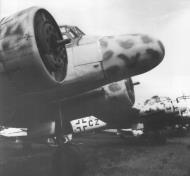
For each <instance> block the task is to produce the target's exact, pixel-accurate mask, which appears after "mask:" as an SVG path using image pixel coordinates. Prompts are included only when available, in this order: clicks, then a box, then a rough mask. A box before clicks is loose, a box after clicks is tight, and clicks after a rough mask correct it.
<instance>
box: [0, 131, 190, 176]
mask: <svg viewBox="0 0 190 176" xmlns="http://www.w3.org/2000/svg"><path fill="white" fill-rule="evenodd" d="M74 143H75V144H77V146H78V147H79V149H80V151H81V155H82V157H83V159H84V161H85V171H84V173H83V176H189V175H190V135H187V136H185V137H181V138H180V137H175V138H171V139H169V140H167V143H166V144H164V145H150V144H147V143H146V142H138V141H137V140H133V139H131V138H129V140H128V139H126V141H123V140H122V139H120V138H119V137H118V136H114V135H110V134H89V135H83V136H79V137H75V139H74ZM32 146H33V148H32V150H31V151H23V150H22V147H21V145H20V144H16V143H14V142H13V141H11V140H5V139H0V176H52V175H53V174H52V172H51V168H52V157H51V155H52V154H53V152H54V151H55V148H52V147H47V146H45V145H42V144H33V145H32ZM73 169H74V168H73Z"/></svg>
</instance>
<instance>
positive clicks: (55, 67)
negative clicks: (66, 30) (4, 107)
mask: <svg viewBox="0 0 190 176" xmlns="http://www.w3.org/2000/svg"><path fill="white" fill-rule="evenodd" d="M0 28H1V31H0V33H1V36H0V41H1V42H0V72H1V74H0V82H1V86H0V98H1V99H2V98H3V97H6V99H7V98H8V97H9V96H15V95H19V94H21V93H22V94H23V93H28V92H36V91H41V90H43V89H44V88H50V87H52V86H54V85H56V84H59V83H61V82H62V81H63V80H64V78H65V76H66V72H67V63H68V61H67V53H66V49H65V47H64V46H63V45H60V44H59V41H60V40H62V35H61V32H60V30H59V27H58V25H57V23H56V22H55V20H54V18H53V17H52V16H51V14H50V13H49V12H48V11H46V10H45V9H42V8H38V7H32V8H28V9H26V10H23V11H20V12H19V13H16V14H14V15H12V16H9V17H7V18H3V19H2V20H1V21H0ZM7 95H8V96H7Z"/></svg>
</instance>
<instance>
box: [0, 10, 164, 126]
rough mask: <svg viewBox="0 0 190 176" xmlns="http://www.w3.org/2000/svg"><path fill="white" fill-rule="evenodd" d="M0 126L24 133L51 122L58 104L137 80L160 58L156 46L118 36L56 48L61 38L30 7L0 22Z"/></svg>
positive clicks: (50, 20)
mask: <svg viewBox="0 0 190 176" xmlns="http://www.w3.org/2000/svg"><path fill="white" fill-rule="evenodd" d="M0 29H1V30H0V34H1V35H0V123H1V124H4V125H8V126H16V127H23V126H24V127H27V126H30V125H32V124H35V123H39V122H44V121H48V120H54V119H55V116H57V115H58V109H59V108H58V104H59V102H60V101H65V102H66V101H68V100H69V99H70V98H71V97H74V96H76V95H79V94H81V93H84V92H87V91H90V90H93V89H96V88H98V87H101V86H103V85H105V84H109V83H111V82H114V81H119V80H122V79H124V78H129V77H131V76H134V75H137V74H142V73H144V72H147V71H149V70H151V69H152V68H154V67H155V66H156V65H158V64H159V63H160V62H161V61H162V60H163V57H164V48H163V45H162V44H161V42H160V41H159V40H156V39H153V38H151V37H149V36H146V35H141V34H135V35H121V36H111V37H103V38H94V37H92V39H90V37H88V40H85V38H81V39H79V40H78V42H76V43H74V44H73V45H70V46H68V47H65V46H64V45H59V44H58V43H59V42H58V41H60V40H62V36H61V32H60V30H59V27H58V25H57V24H56V22H55V20H54V19H53V17H52V16H51V15H50V14H49V13H48V12H47V11H46V10H45V9H41V8H37V7H32V8H29V9H26V10H23V11H21V12H18V13H16V14H15V15H13V16H10V17H7V18H4V19H2V20H1V21H0Z"/></svg>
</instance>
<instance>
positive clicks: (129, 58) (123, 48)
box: [99, 34, 165, 80]
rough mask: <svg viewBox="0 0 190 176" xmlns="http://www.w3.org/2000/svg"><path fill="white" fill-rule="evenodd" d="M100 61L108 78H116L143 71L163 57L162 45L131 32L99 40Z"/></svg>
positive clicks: (150, 67) (157, 41) (152, 66)
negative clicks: (130, 33)
mask: <svg viewBox="0 0 190 176" xmlns="http://www.w3.org/2000/svg"><path fill="white" fill-rule="evenodd" d="M99 42H100V48H101V52H102V63H103V69H104V71H105V75H106V77H107V78H108V79H111V80H118V79H123V78H126V77H131V76H134V75H138V74H142V73H145V72H147V71H149V70H151V69H152V68H154V67H155V66H157V65H158V64H159V63H160V62H161V61H162V60H163V57H164V53H165V51H164V46H163V44H162V43H161V42H160V41H159V40H156V39H154V38H152V37H150V36H148V35H141V34H132V35H120V36H111V37H103V38H101V39H100V40H99Z"/></svg>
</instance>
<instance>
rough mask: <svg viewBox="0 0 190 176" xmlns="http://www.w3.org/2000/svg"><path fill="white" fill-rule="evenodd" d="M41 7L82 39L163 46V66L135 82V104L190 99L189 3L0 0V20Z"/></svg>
mask: <svg viewBox="0 0 190 176" xmlns="http://www.w3.org/2000/svg"><path fill="white" fill-rule="evenodd" d="M30 6H41V7H44V8H46V9H48V10H49V11H50V12H51V13H52V15H53V16H54V17H55V19H56V21H57V22H58V23H59V24H71V25H77V26H78V27H79V28H81V29H82V30H83V31H84V32H85V33H86V34H95V35H111V34H126V33H137V32H138V33H147V34H150V35H152V36H155V37H157V38H159V39H160V40H161V41H162V42H163V43H164V45H165V49H166V55H165V59H164V61H163V62H162V63H161V64H160V65H159V66H158V67H157V68H155V69H154V70H152V71H150V72H148V73H145V74H143V75H141V76H136V77H134V80H135V81H140V82H141V85H139V86H138V87H137V88H136V98H137V102H138V101H142V100H144V99H146V98H150V97H151V96H153V95H161V96H170V97H171V98H174V97H176V96H180V95H182V93H183V94H188V95H190V76H189V75H190V52H189V51H190V44H189V43H190V1H189V0H159V1H158V0H48V1H46V0H41V1H40V0H13V1H8V0H0V17H1V18H2V17H4V16H8V15H10V14H12V13H14V12H17V11H18V10H21V9H24V8H27V7H30Z"/></svg>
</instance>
